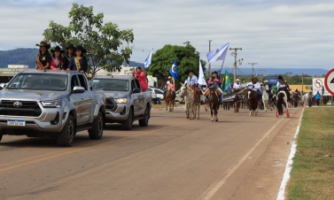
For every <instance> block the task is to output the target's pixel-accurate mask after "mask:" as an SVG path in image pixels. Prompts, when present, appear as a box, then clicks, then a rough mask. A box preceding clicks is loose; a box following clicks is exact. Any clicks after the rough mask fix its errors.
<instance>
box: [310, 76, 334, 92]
mask: <svg viewBox="0 0 334 200" xmlns="http://www.w3.org/2000/svg"><path fill="white" fill-rule="evenodd" d="M317 92H319V93H320V94H321V95H325V96H329V95H331V94H330V93H329V92H328V91H327V90H326V88H325V78H313V79H312V93H313V95H316V94H317Z"/></svg>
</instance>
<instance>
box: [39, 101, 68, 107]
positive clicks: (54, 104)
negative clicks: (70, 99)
mask: <svg viewBox="0 0 334 200" xmlns="http://www.w3.org/2000/svg"><path fill="white" fill-rule="evenodd" d="M41 103H42V105H43V107H44V108H61V107H62V106H63V100H61V99H57V100H52V101H41Z"/></svg>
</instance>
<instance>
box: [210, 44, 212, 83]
mask: <svg viewBox="0 0 334 200" xmlns="http://www.w3.org/2000/svg"><path fill="white" fill-rule="evenodd" d="M211 41H212V40H209V52H210V51H211ZM209 77H211V63H209Z"/></svg>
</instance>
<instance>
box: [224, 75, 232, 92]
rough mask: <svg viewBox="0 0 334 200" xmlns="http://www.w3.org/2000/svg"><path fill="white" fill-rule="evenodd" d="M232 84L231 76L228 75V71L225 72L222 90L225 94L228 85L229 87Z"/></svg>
mask: <svg viewBox="0 0 334 200" xmlns="http://www.w3.org/2000/svg"><path fill="white" fill-rule="evenodd" d="M231 82H232V80H231V77H230V75H229V74H228V72H227V70H225V76H224V78H223V85H222V90H223V92H225V88H226V86H227V85H229V84H230V83H231Z"/></svg>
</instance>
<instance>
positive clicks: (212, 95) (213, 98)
mask: <svg viewBox="0 0 334 200" xmlns="http://www.w3.org/2000/svg"><path fill="white" fill-rule="evenodd" d="M220 95H222V94H221V93H220V91H219V90H217V88H216V86H215V85H212V86H210V88H209V94H208V100H207V103H208V104H209V106H210V110H211V121H212V122H213V121H216V122H218V116H217V114H218V110H219V96H220Z"/></svg>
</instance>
